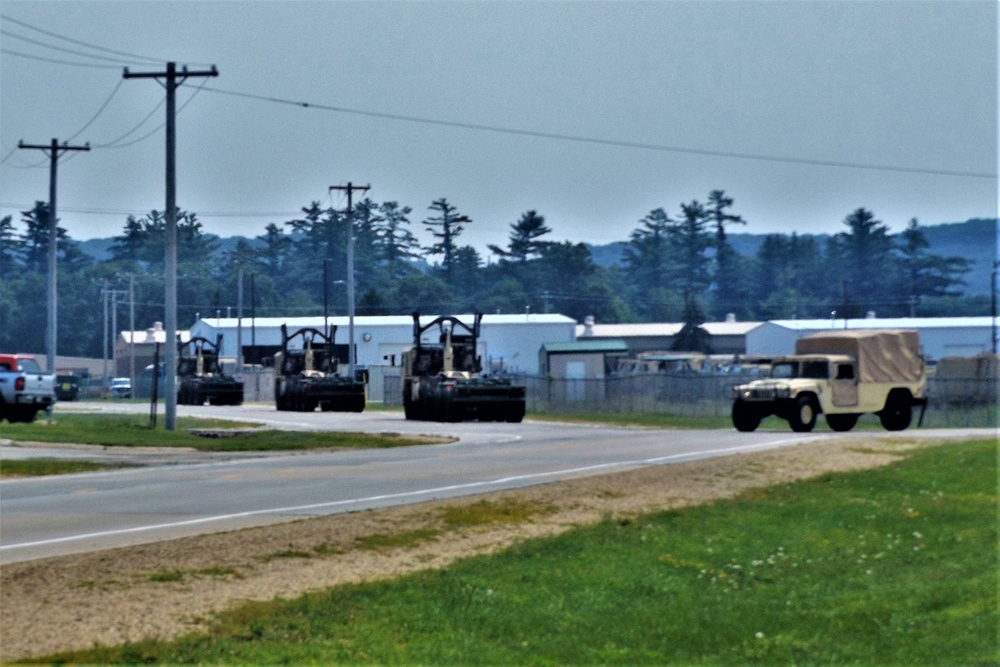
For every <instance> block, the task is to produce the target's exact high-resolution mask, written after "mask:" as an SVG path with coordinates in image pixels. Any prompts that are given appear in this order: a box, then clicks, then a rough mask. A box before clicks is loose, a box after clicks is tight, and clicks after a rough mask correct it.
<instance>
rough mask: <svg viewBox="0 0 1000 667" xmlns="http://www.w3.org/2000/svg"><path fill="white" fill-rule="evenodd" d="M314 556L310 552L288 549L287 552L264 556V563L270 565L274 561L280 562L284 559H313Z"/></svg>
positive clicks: (276, 552)
mask: <svg viewBox="0 0 1000 667" xmlns="http://www.w3.org/2000/svg"><path fill="white" fill-rule="evenodd" d="M312 557H313V554H311V553H309V552H308V551H299V550H296V549H286V550H285V551H275V552H274V553H271V554H268V555H266V556H264V562H265V563H270V562H271V561H273V560H280V559H282V558H312Z"/></svg>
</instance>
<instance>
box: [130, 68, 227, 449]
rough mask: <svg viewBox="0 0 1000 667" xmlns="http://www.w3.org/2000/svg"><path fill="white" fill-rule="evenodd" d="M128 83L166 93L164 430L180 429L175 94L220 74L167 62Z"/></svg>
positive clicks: (138, 75)
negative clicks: (144, 82) (152, 85)
mask: <svg viewBox="0 0 1000 667" xmlns="http://www.w3.org/2000/svg"><path fill="white" fill-rule="evenodd" d="M123 76H124V78H126V79H157V80H158V81H159V80H160V79H163V81H162V82H161V85H162V86H163V87H164V88H165V89H166V91H167V131H166V134H167V160H166V162H167V164H166V172H167V174H166V175H167V178H166V191H167V192H166V200H167V201H166V211H165V214H166V221H165V222H166V251H165V258H164V283H165V284H164V300H165V301H166V303H165V306H166V313H165V314H164V318H163V323H164V325H165V329H166V343H167V344H166V355H165V358H164V365H165V367H166V373H165V374H164V382H163V385H164V387H163V393H164V396H163V399H164V404H165V410H164V418H163V428H165V429H166V430H168V431H174V430H176V429H177V201H176V200H177V196H176V195H177V193H176V188H177V165H176V155H177V152H176V148H177V146H176V143H177V142H176V138H177V137H176V135H177V131H176V124H175V117H176V115H177V111H176V106H177V103H176V98H177V95H176V92H177V87H178V86H180V85H181V84H183V83H184V82H185V81H186V80H187V79H188V77H192V76H219V72H218V70H216V69H215V66H214V65H213V66H212V69H211V70H207V71H203V72H189V71H188V68H187V67H186V66H185V67H183V68H182V69H181V71H180V72H178V71H177V63H174V62H168V63H167V71H166V72H141V73H138V72H137V73H134V74H133V73H131V72H129V71H128V68H127V67H126V68H125V73H124V74H123Z"/></svg>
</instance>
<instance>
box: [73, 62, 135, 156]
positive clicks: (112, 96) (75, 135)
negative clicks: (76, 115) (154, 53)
mask: <svg viewBox="0 0 1000 667" xmlns="http://www.w3.org/2000/svg"><path fill="white" fill-rule="evenodd" d="M122 83H123V80H122V79H118V83H117V84H116V85H115V89H114V90H112V91H111V94H110V95H108V99H106V100H104V104H102V105H101V108H100V109H98V110H97V113H95V114H94V116H93V118H91V119H90V120H88V121H87V122H86V124H85V125H84V126H83V127H81V128H80V130H79V131H78V132H77V133H76V134H74V135H73V136H71V137H70V138H69V139H68V140H67V141H72V140H74V139H76V138H77V137H78V136H80V135H81V134H83V131H84V130H86V129H87V128H88V127H90V126H91V125H93V123H94V121H95V120H97V118H98V117H99V116H100V115H101V114H102V113H104V110H105V109H107V108H108V105H109V104H110V103H111V100H112V98H114V96H115V94H116V93H117V92H118V89H119V88H121V87H122ZM74 155H76V153H74Z"/></svg>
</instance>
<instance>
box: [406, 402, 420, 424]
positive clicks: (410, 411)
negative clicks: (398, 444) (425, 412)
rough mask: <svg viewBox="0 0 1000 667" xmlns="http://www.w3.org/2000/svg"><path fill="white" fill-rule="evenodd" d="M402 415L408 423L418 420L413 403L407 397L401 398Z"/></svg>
mask: <svg viewBox="0 0 1000 667" xmlns="http://www.w3.org/2000/svg"><path fill="white" fill-rule="evenodd" d="M403 415H404V416H405V417H406V418H407V419H408V420H410V421H416V420H417V419H418V416H417V410H416V407H415V406H414V405H413V401H411V400H410V397H409V396H403Z"/></svg>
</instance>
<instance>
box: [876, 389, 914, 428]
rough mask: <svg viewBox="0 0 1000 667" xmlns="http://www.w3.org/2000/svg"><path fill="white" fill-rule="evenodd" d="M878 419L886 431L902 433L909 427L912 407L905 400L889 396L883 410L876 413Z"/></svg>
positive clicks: (897, 396)
mask: <svg viewBox="0 0 1000 667" xmlns="http://www.w3.org/2000/svg"><path fill="white" fill-rule="evenodd" d="M878 418H879V421H881V422H882V428H884V429H885V430H886V431H903V430H906V429H907V428H908V427H909V426H910V421H911V420H912V419H913V407H912V406H911V405H910V402H909V401H908V400H907V399H906V398H903V397H901V396H899V395H896V396H893V395H891V394H890V396H889V400H888V401H886V404H885V408H883V409H882V411H881V412H879V413H878Z"/></svg>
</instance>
